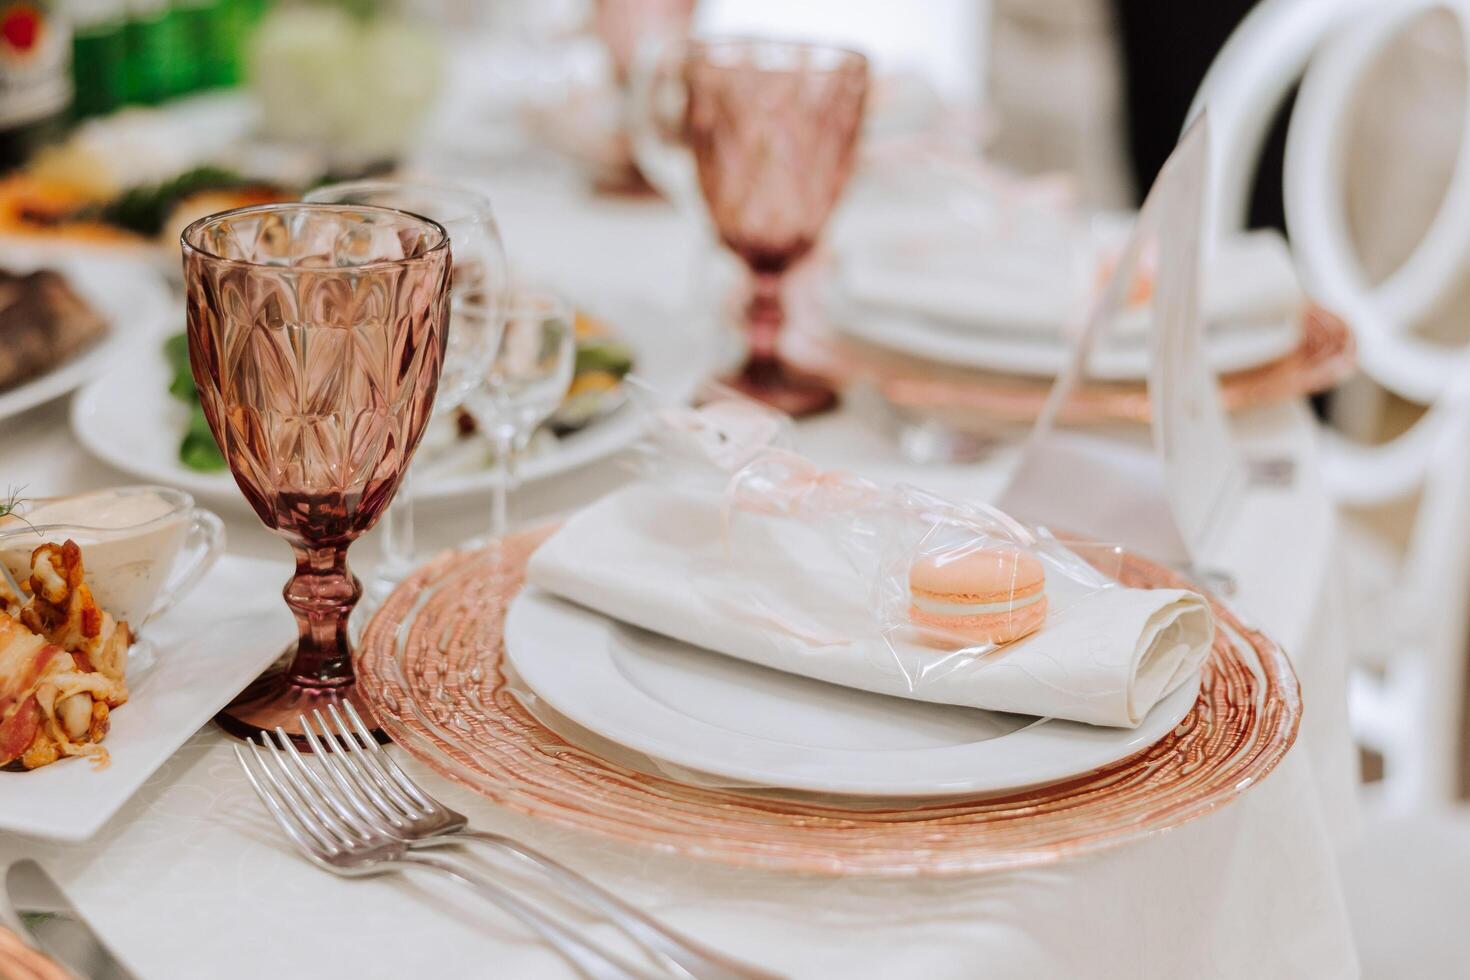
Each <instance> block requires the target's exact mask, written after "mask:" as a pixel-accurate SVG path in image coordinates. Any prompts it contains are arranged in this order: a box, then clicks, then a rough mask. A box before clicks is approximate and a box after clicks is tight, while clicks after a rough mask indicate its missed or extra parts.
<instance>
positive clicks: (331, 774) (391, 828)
mask: <svg viewBox="0 0 1470 980" xmlns="http://www.w3.org/2000/svg"><path fill="white" fill-rule="evenodd" d="M330 713H331V715H332V718H333V721H334V722H335V725H333V726H329V724H328V722H327V720H326V718H325V717H323V715H322V713H321V712H319V711H318V712H315V713H314V720H315V726H313V724H312V719H308V718H306V717H304V716H303V718H302V719H301V728H302V731H303V732H304V733H305V735H306V739H307V741H308V742H309V743H310V745H311V747H312V750H313V753H314V754H315V756H316V758H317V759H318V760H319V761H320V762H321V763H322V768H323V769H324V770H325V772H326V774H327V777H328V778H329V779H330V780H331V784H332V785H328V784H327V783H326V782H325V781H323V779H322V777H321V776H320V775H319V774H318V773H317V771H316V770H315V769H313V768H312V767H311V766H309V765H307V764H306V761H305V759H304V758H303V757H302V756H301V754H300V753H299V752H297V750H296V747H295V745H293V744H292V743H291V741H290V740H289V739H284V740H283V739H282V738H281V737H280V735H279V734H278V736H277V743H278V744H276V745H268V748H270V749H273V750H274V753H273V755H274V758H275V759H276V760H277V761H278V762H280V761H281V760H285V761H286V762H287V763H288V765H285V766H282V771H283V772H284V773H285V775H286V776H287V778H288V779H290V780H292V781H293V782H296V785H297V788H298V789H299V790H300V791H301V792H302V793H303V794H309V795H312V796H315V797H316V798H319V799H321V800H323V801H324V802H325V803H326V805H328V806H330V807H332V808H333V809H335V810H337V811H338V815H339V817H340V818H341V819H343V820H352V821H356V822H360V823H365V824H367V825H368V826H369V827H370V828H371V829H372V830H373V831H374V832H376V833H377V834H379V835H381V836H383V837H386V838H388V839H390V840H393V841H395V842H397V843H399V844H402V845H404V846H405V847H408V848H413V849H418V848H425V847H438V846H443V845H446V844H459V843H468V842H478V843H481V844H486V845H489V846H491V847H495V848H497V849H499V850H501V851H504V852H506V853H508V854H511V855H514V856H515V857H516V858H517V859H518V860H520V861H522V862H525V863H526V864H528V865H530V866H531V867H533V868H535V869H536V870H537V871H539V872H541V874H542V875H544V876H545V877H546V878H548V879H550V880H551V881H552V882H554V883H556V884H558V885H560V886H562V888H563V890H564V893H565V894H568V895H570V896H571V897H572V898H574V899H576V900H578V901H579V902H581V903H582V904H584V905H586V906H591V907H592V908H594V909H596V910H597V911H598V912H601V913H602V914H603V915H605V916H607V917H608V919H609V920H610V921H611V922H612V923H613V924H614V925H615V926H617V927H618V928H619V929H620V930H621V931H622V932H623V933H624V934H625V935H626V936H628V938H630V939H631V940H633V941H634V942H635V943H637V944H638V945H639V946H640V947H641V948H642V949H643V950H644V951H645V952H646V953H648V954H649V955H650V956H651V957H652V958H653V959H654V960H655V961H656V962H658V963H659V964H660V965H661V966H663V967H664V968H665V970H667V971H668V972H669V973H671V974H673V975H674V976H679V977H693V978H698V980H775V975H774V974H772V973H769V972H767V971H765V970H761V969H759V968H757V967H754V966H750V965H749V964H745V963H741V962H739V961H737V960H734V959H731V958H730V957H727V956H725V955H723V954H721V953H717V952H715V951H713V950H710V949H707V948H705V947H703V946H701V945H700V944H698V943H696V942H694V941H693V940H690V939H688V938H686V937H684V936H681V935H679V934H678V933H675V932H673V931H672V930H670V929H669V928H668V927H667V926H664V925H662V924H661V923H659V922H657V921H656V920H654V919H653V918H651V917H650V916H648V915H646V914H645V913H643V912H641V911H639V910H638V909H636V908H634V907H633V906H631V905H629V904H628V903H626V902H624V901H623V900H622V899H620V898H618V897H617V896H615V895H613V894H611V893H610V892H608V891H607V890H605V889H604V888H602V887H601V886H599V885H597V884H595V883H594V882H592V881H589V880H588V879H586V878H584V877H583V876H581V875H579V874H577V873H576V872H575V871H572V870H571V869H570V868H567V867H566V866H565V865H562V864H561V863H559V862H557V861H554V860H553V859H551V858H549V857H547V856H546V855H544V854H542V853H540V852H539V851H536V850H534V849H532V848H530V847H528V846H526V845H525V844H522V843H521V842H519V841H516V840H514V839H512V838H509V837H506V836H504V835H501V834H495V833H490V832H487V831H480V830H473V829H471V828H470V827H469V820H468V819H467V818H466V817H465V816H464V815H463V814H460V813H457V812H455V811H454V810H452V809H450V808H449V807H447V806H445V805H444V804H442V803H440V802H439V801H438V800H436V799H434V798H433V797H432V796H431V795H429V794H428V793H427V792H425V791H424V790H423V788H422V787H420V786H419V785H418V784H417V783H415V782H414V781H413V780H412V779H411V778H409V776H408V774H407V773H405V772H404V771H403V770H402V769H400V768H399V766H398V764H397V763H396V762H395V761H394V760H393V757H392V756H390V755H389V754H388V753H387V752H385V751H384V750H383V749H382V748H380V747H379V746H378V743H377V742H376V740H374V739H372V738H371V737H370V736H368V731H367V726H366V725H365V724H364V723H363V721H362V719H361V717H359V716H358V714H357V712H356V711H354V710H353V709H352V707H351V705H348V706H347V709H346V712H345V717H344V713H342V712H339V711H338V710H337V709H336V708H335V707H333V708H332V709H331V710H330ZM364 737H366V738H367V740H366V741H363V739H364ZM328 746H330V749H331V750H330V751H328ZM302 779H304V780H305V782H304V783H302V782H300V780H302ZM308 783H309V784H310V785H309V786H308V785H307V784H308Z"/></svg>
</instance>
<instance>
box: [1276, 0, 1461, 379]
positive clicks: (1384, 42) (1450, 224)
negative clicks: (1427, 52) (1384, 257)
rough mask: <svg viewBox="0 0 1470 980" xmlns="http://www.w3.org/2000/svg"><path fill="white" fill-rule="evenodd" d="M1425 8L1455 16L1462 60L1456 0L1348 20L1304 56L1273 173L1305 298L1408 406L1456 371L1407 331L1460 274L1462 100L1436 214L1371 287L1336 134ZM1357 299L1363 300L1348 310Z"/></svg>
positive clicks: (1436, 349) (1342, 132)
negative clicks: (1337, 325)
mask: <svg viewBox="0 0 1470 980" xmlns="http://www.w3.org/2000/svg"><path fill="white" fill-rule="evenodd" d="M1435 9H1441V10H1446V11H1449V12H1450V13H1452V14H1453V15H1454V17H1455V18H1456V21H1457V23H1458V26H1459V32H1460V42H1461V48H1462V50H1464V51H1465V52H1466V53H1467V55H1470V5H1467V4H1466V3H1465V2H1463V0H1397V2H1394V3H1390V4H1387V5H1385V6H1383V7H1381V8H1379V9H1376V10H1374V11H1373V12H1372V13H1370V14H1368V15H1366V16H1364V17H1362V18H1358V19H1355V21H1354V22H1353V24H1352V26H1351V27H1350V28H1348V29H1346V30H1344V31H1342V32H1341V33H1340V34H1339V35H1337V36H1336V37H1334V39H1333V41H1332V43H1330V44H1328V45H1326V46H1325V47H1324V48H1323V50H1322V51H1321V53H1320V55H1319V56H1318V57H1317V58H1315V59H1313V61H1312V64H1311V66H1310V67H1309V68H1308V70H1307V72H1306V75H1305V77H1304V78H1303V80H1302V86H1301V90H1300V92H1299V94H1298V96H1297V104H1296V112H1295V114H1294V115H1293V118H1292V123H1291V129H1290V131H1289V132H1288V133H1287V146H1286V164H1285V169H1284V183H1285V202H1286V214H1287V220H1288V223H1289V225H1290V228H1291V239H1292V247H1293V250H1294V251H1295V253H1296V257H1297V264H1298V267H1299V268H1300V271H1301V275H1302V279H1303V283H1304V285H1305V286H1306V288H1307V290H1308V292H1310V293H1311V294H1312V295H1314V296H1316V297H1317V298H1318V299H1319V300H1320V301H1321V302H1324V303H1326V304H1328V305H1330V306H1335V307H1337V308H1338V309H1339V311H1340V312H1342V313H1344V314H1346V315H1349V316H1351V317H1356V320H1354V321H1352V322H1354V327H1355V331H1356V334H1357V337H1358V344H1359V361H1360V363H1361V365H1362V368H1363V371H1364V373H1366V374H1367V375H1368V376H1369V377H1371V378H1372V379H1373V380H1374V381H1376V382H1378V383H1379V384H1380V385H1382V386H1383V387H1384V388H1387V389H1388V390H1390V391H1392V392H1394V393H1395V394H1398V395H1400V396H1401V397H1403V398H1407V399H1409V400H1410V401H1414V402H1418V403H1419V404H1429V403H1431V402H1433V401H1434V400H1435V399H1436V398H1438V397H1439V396H1440V395H1441V394H1443V393H1444V392H1445V391H1446V390H1447V388H1448V386H1449V384H1450V382H1451V380H1452V379H1453V377H1454V376H1455V374H1456V373H1457V372H1459V371H1462V370H1463V366H1462V365H1461V364H1460V362H1459V359H1457V358H1456V357H1454V356H1451V355H1452V354H1453V351H1447V350H1446V348H1445V347H1444V346H1443V345H1440V344H1434V343H1429V342H1427V341H1425V340H1423V339H1422V338H1420V337H1418V336H1416V335H1415V333H1414V327H1415V326H1416V325H1417V324H1418V323H1419V322H1421V321H1422V320H1423V319H1424V318H1425V317H1426V316H1427V315H1428V314H1430V313H1431V312H1432V311H1433V310H1434V308H1435V307H1436V306H1437V305H1438V304H1439V303H1441V302H1442V301H1443V299H1444V298H1445V296H1446V294H1447V293H1449V292H1450V290H1452V289H1454V288H1455V287H1456V286H1457V285H1459V284H1460V283H1461V281H1462V277H1463V276H1464V274H1465V272H1466V271H1467V269H1470V261H1467V260H1470V95H1467V97H1466V98H1465V99H1464V100H1463V110H1462V114H1461V118H1460V119H1459V120H1455V121H1454V122H1458V123H1459V126H1460V131H1461V135H1460V145H1459V150H1458V153H1457V155H1456V159H1455V165H1454V170H1453V171H1452V173H1451V176H1450V181H1449V186H1448V187H1447V188H1446V190H1445V193H1444V197H1443V199H1442V200H1441V202H1440V205H1439V210H1438V213H1437V214H1436V215H1435V216H1434V218H1433V220H1432V221H1431V222H1430V224H1429V227H1428V229H1427V231H1426V232H1425V234H1424V236H1423V237H1422V238H1421V239H1420V240H1419V243H1418V245H1417V246H1416V247H1415V248H1414V250H1413V251H1412V253H1411V254H1410V255H1409V256H1408V258H1406V259H1405V260H1404V261H1403V262H1402V263H1401V264H1400V265H1399V267H1398V268H1397V269H1395V270H1394V271H1393V272H1392V273H1391V274H1389V275H1388V276H1387V277H1386V278H1384V279H1383V280H1382V281H1381V282H1378V283H1369V282H1368V281H1367V278H1366V277H1365V275H1364V273H1363V269H1362V264H1361V262H1360V261H1359V259H1358V256H1357V250H1356V248H1355V246H1354V244H1353V236H1352V233H1351V230H1350V229H1349V226H1348V220H1347V215H1346V213H1345V208H1344V202H1345V201H1346V199H1347V198H1346V193H1347V188H1346V173H1347V166H1346V158H1347V149H1348V147H1347V137H1348V133H1349V131H1350V122H1351V119H1352V109H1353V106H1354V103H1355V101H1356V99H1357V97H1358V96H1359V95H1360V93H1361V92H1362V88H1363V84H1364V79H1365V77H1366V76H1367V74H1368V71H1369V69H1370V68H1371V67H1372V65H1373V62H1374V61H1375V60H1376V59H1377V58H1378V57H1379V56H1380V55H1381V54H1382V53H1383V51H1384V49H1386V48H1387V47H1388V46H1389V45H1390V44H1391V43H1392V42H1393V41H1394V40H1395V39H1396V38H1398V37H1399V36H1400V35H1401V34H1402V33H1403V31H1404V29H1405V28H1406V27H1408V26H1409V24H1410V23H1411V22H1412V21H1414V20H1415V18H1417V17H1419V16H1421V15H1423V14H1424V13H1426V12H1428V11H1430V10H1435ZM1406 149H1407V148H1405V147H1387V148H1385V149H1384V151H1383V152H1385V153H1387V154H1390V155H1393V154H1403V153H1404V152H1405V151H1406ZM1357 297H1363V298H1366V302H1354V300H1355V298H1357ZM1348 303H1353V305H1354V307H1355V308H1353V309H1348V308H1347V307H1346V304H1348Z"/></svg>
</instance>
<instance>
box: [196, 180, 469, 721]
mask: <svg viewBox="0 0 1470 980" xmlns="http://www.w3.org/2000/svg"><path fill="white" fill-rule="evenodd" d="M182 241H183V251H184V283H185V290H186V306H187V313H188V325H189V359H190V363H191V365H192V367H193V371H194V380H195V382H196V383H197V384H198V386H199V394H200V399H201V402H202V404H203V408H204V414H205V417H206V418H207V419H208V420H209V427H210V429H211V431H212V432H213V433H214V437H215V440H216V441H217V442H218V443H219V445H220V448H221V450H222V451H223V452H224V455H225V459H226V460H227V461H228V462H229V465H230V470H231V472H232V473H233V474H234V477H235V482H236V483H237V484H238V485H239V487H240V490H241V492H242V493H244V495H245V498H246V500H248V501H249V502H250V505H251V506H252V507H253V508H254V509H255V512H256V514H257V515H259V517H260V519H261V521H263V522H264V523H265V525H266V527H268V528H270V529H271V530H273V531H275V532H276V533H277V534H279V535H281V536H282V537H283V538H285V539H286V540H287V541H288V542H289V543H290V545H291V548H292V550H293V551H294V552H295V553H296V573H295V575H294V577H293V578H292V579H291V581H290V582H289V583H288V584H287V586H286V589H285V597H286V604H287V605H288V606H289V607H290V609H291V612H292V614H293V615H294V616H295V618H296V625H297V631H298V638H297V642H296V644H295V646H294V648H293V649H292V650H291V651H290V652H289V655H288V656H289V662H288V663H285V662H283V664H282V665H281V666H280V667H279V668H278V669H276V670H273V671H271V672H268V673H267V674H266V675H264V676H262V677H261V678H260V679H259V680H257V681H256V682H255V683H254V684H252V685H251V686H250V687H248V688H247V689H246V690H245V692H244V693H243V694H241V695H240V696H239V697H238V698H236V699H235V701H234V702H232V703H231V704H230V705H228V706H227V707H226V708H225V709H224V710H223V711H221V712H220V714H219V715H218V721H219V723H220V725H221V726H222V727H224V728H225V729H226V730H227V731H230V732H232V733H234V734H236V735H242V736H250V735H254V734H257V733H259V732H261V731H264V730H268V729H272V728H275V727H276V726H278V725H279V726H282V727H283V728H284V729H285V730H286V731H287V732H290V733H292V734H293V735H295V736H297V737H299V736H300V734H301V733H300V732H299V731H297V730H296V728H297V725H298V722H297V718H298V717H299V716H300V715H301V714H302V713H303V712H306V711H310V710H312V709H313V708H315V707H326V706H329V705H332V704H335V703H337V702H339V701H342V700H353V701H357V698H356V691H355V689H354V677H353V670H352V650H351V646H350V643H349V640H348V630H347V620H348V616H349V615H350V614H351V612H352V608H353V606H354V605H355V604H356V603H357V600H358V598H359V597H360V596H361V594H362V586H361V584H360V583H359V582H358V580H357V579H356V577H354V576H353V575H352V573H351V572H350V571H349V570H348V567H347V549H348V547H349V546H350V545H351V544H352V542H353V541H354V540H356V539H357V538H358V537H359V536H360V535H361V534H362V533H363V532H364V531H366V530H367V529H368V528H370V527H371V526H372V525H373V523H374V522H375V521H376V520H377V518H378V515H379V514H380V513H381V512H382V510H383V508H384V507H385V506H386V505H387V503H388V501H390V500H391V499H392V498H393V495H394V493H395V492H396V491H397V489H398V483H399V480H400V479H402V475H403V472H404V470H406V469H407V467H408V464H409V461H410V460H411V459H412V458H413V452H414V449H415V448H416V447H417V446H418V443H419V439H420V437H422V435H423V432H424V426H425V425H426V424H427V422H428V420H429V414H430V411H431V409H432V406H433V404H434V396H435V393H436V391H437V388H438V384H439V373H440V368H441V366H442V364H443V361H444V343H445V332H446V330H447V329H448V323H449V289H450V269H451V259H450V249H449V236H448V234H447V233H446V232H445V230H444V229H443V227H442V226H440V225H438V224H436V223H435V222H433V221H430V220H429V219H427V218H421V217H418V216H416V215H411V214H406V213H404V212H401V211H394V210H389V209H386V208H379V207H369V206H365V205H363V206H357V205H353V206H347V205H325V204H278V205H271V206H265V207H252V208H242V209H239V210H236V211H227V212H225V213H223V214H217V215H213V216H210V217H207V218H203V219H200V220H199V221H196V222H194V223H193V224H192V225H190V226H189V227H188V228H186V229H185V230H184V234H183V236H182ZM357 703H358V707H359V710H363V706H362V704H361V702H357Z"/></svg>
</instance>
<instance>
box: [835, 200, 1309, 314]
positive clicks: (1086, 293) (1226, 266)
mask: <svg viewBox="0 0 1470 980" xmlns="http://www.w3.org/2000/svg"><path fill="white" fill-rule="evenodd" d="M1127 228H1128V225H1127V222H1126V221H1123V220H1121V219H1120V218H1117V217H1112V218H1107V219H1098V220H1097V221H1096V222H1095V223H1094V227H1093V229H1092V230H1091V231H1088V230H1084V229H1083V228H1075V229H1074V230H1073V231H1072V232H1071V233H1070V234H1069V233H1068V232H1066V231H1062V230H1058V229H1056V228H1053V229H1052V230H1051V231H1050V232H1049V233H1048V232H1046V231H1044V230H1043V231H1037V230H1035V229H1031V230H1024V231H1022V230H1018V231H1016V232H1015V233H1012V234H1009V235H1000V234H998V233H996V232H993V231H991V232H987V231H985V230H984V229H983V228H981V227H978V226H968V227H967V226H962V225H957V224H956V223H955V222H953V221H951V222H950V223H949V224H948V225H947V226H946V225H945V224H943V223H940V224H938V225H937V226H935V225H931V226H930V227H929V228H927V229H926V230H924V231H923V232H915V231H913V230H909V231H907V232H903V231H900V232H899V233H897V234H894V235H884V234H876V233H874V232H873V231H872V230H871V229H869V230H868V231H867V232H865V233H864V234H863V235H862V236H861V237H860V238H859V237H857V236H856V235H854V236H851V237H850V238H849V239H848V240H846V241H840V242H839V243H838V245H837V251H838V254H839V262H838V269H837V277H836V284H835V294H836V298H837V299H838V302H839V303H840V304H841V305H846V306H854V307H859V308H871V309H872V310H873V311H875V312H876V311H881V310H884V309H887V310H893V311H901V312H907V313H917V314H919V315H921V316H924V317H928V318H930V319H932V320H934V321H936V322H937V323H940V324H943V325H946V326H948V327H950V328H952V329H957V330H986V331H991V332H996V333H1009V334H1027V335H1032V336H1035V337H1037V339H1042V338H1055V339H1060V338H1061V337H1062V336H1063V334H1064V333H1065V331H1066V330H1067V329H1069V328H1070V327H1072V326H1075V325H1076V324H1077V323H1078V322H1079V321H1080V319H1081V317H1082V316H1083V315H1084V314H1085V309H1086V305H1087V303H1088V301H1089V298H1090V297H1091V295H1092V292H1093V290H1094V289H1095V288H1096V286H1097V284H1098V282H1099V281H1100V280H1101V264H1102V263H1103V262H1104V261H1105V260H1106V256H1107V255H1109V254H1111V251H1112V250H1114V249H1115V248H1116V247H1118V246H1120V245H1121V244H1122V242H1123V241H1124V239H1125V238H1126V234H1127ZM1204 272H1205V274H1204V286H1203V300H1202V309H1203V313H1204V319H1205V323H1206V324H1207V325H1208V326H1209V327H1210V329H1212V330H1218V329H1226V330H1228V329H1230V328H1231V327H1232V326H1240V325H1253V324H1254V325H1259V324H1263V323H1269V324H1274V323H1280V322H1282V321H1294V320H1295V318H1296V317H1297V315H1298V313H1299V312H1300V309H1301V306H1302V303H1303V295H1302V290H1301V285H1300V283H1299V282H1298V280H1297V276H1296V269H1295V267H1294V266H1293V264H1292V260H1291V253H1290V251H1289V250H1288V248H1287V246H1286V242H1285V241H1284V240H1283V239H1282V237H1281V235H1280V234H1279V233H1277V232H1275V231H1255V232H1248V233H1245V234H1239V235H1232V236H1230V237H1228V238H1226V239H1225V240H1224V241H1222V242H1221V243H1220V245H1219V247H1218V248H1217V250H1216V253H1215V256H1214V258H1213V260H1212V261H1211V262H1210V263H1209V265H1208V267H1207V268H1206V269H1205V270H1204ZM1150 319H1151V316H1150V312H1149V309H1148V305H1147V304H1146V303H1144V304H1139V305H1134V306H1132V307H1131V308H1129V309H1128V310H1126V311H1124V312H1123V313H1122V314H1121V315H1120V317H1119V318H1118V321H1117V324H1116V327H1115V330H1114V332H1113V334H1112V337H1113V338H1135V339H1136V338H1141V337H1143V336H1146V334H1147V331H1148V327H1149V322H1150Z"/></svg>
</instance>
